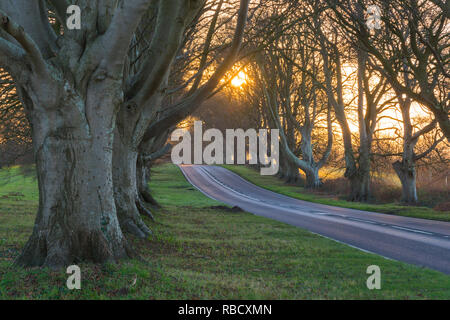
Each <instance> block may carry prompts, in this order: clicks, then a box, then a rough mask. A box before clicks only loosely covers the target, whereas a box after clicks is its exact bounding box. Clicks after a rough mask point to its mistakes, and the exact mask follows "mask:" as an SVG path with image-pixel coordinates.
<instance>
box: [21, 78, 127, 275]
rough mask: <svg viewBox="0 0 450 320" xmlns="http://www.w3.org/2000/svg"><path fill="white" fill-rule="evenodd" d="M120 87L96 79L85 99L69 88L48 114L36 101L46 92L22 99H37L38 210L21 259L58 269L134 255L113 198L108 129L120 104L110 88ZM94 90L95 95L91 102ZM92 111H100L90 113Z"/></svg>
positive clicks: (35, 121)
mask: <svg viewBox="0 0 450 320" xmlns="http://www.w3.org/2000/svg"><path fill="white" fill-rule="evenodd" d="M107 82H108V81H106V83H107ZM47 85H48V84H47ZM66 88H67V86H66ZM117 89H118V88H117V86H116V85H112V86H111V85H103V84H97V83H96V84H94V85H93V86H92V87H90V89H88V97H87V98H86V100H85V101H87V102H86V104H84V105H83V102H82V100H84V99H80V97H78V96H75V97H74V96H73V95H72V94H73V91H71V90H68V91H69V92H68V94H67V95H66V96H65V97H64V98H62V99H60V100H61V101H64V104H63V105H60V106H58V108H54V109H52V110H51V111H50V110H48V111H47V112H46V113H42V112H40V111H41V110H42V107H41V106H40V104H39V102H41V103H42V102H45V101H46V99H45V96H44V97H40V98H34V101H33V102H31V100H28V99H25V100H26V101H28V103H30V104H31V103H32V104H33V108H32V110H33V111H31V117H32V118H33V146H34V149H35V157H36V169H37V176H38V185H39V209H38V214H37V217H36V222H35V227H34V229H33V233H32V235H31V237H30V239H29V240H28V243H27V244H26V246H25V248H24V250H23V252H22V255H21V256H20V257H19V258H18V260H17V263H18V264H20V265H23V266H42V265H44V266H49V267H52V268H58V267H62V266H66V265H69V264H72V263H77V262H80V261H91V262H95V263H104V262H111V261H117V260H119V259H121V258H125V257H129V256H130V255H132V251H131V250H130V248H129V246H128V243H127V241H126V239H125V237H124V236H123V234H122V231H121V228H120V225H119V221H118V219H117V215H116V206H115V203H114V198H113V183H112V181H113V180H112V171H111V168H112V140H113V139H112V130H110V128H111V126H112V124H113V121H114V114H113V109H114V108H113V107H111V106H114V105H117V104H118V101H117V99H116V97H115V96H114V94H113V92H115V91H116V90H117ZM52 92H54V91H53V90H52ZM100 92H104V94H101V93H100ZM24 96H26V94H24ZM93 96H97V97H98V99H95V100H91V98H92V97H93ZM73 106H78V108H74V107H73ZM80 111H81V112H80ZM83 111H84V112H83ZM94 113H95V114H96V113H99V114H102V117H93V114H94Z"/></svg>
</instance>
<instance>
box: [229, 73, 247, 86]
mask: <svg viewBox="0 0 450 320" xmlns="http://www.w3.org/2000/svg"><path fill="white" fill-rule="evenodd" d="M246 82H247V75H246V74H245V72H244V71H240V72H239V73H238V75H237V76H235V77H234V78H233V79H232V80H231V85H232V86H233V87H240V86H242V85H243V84H244V83H246Z"/></svg>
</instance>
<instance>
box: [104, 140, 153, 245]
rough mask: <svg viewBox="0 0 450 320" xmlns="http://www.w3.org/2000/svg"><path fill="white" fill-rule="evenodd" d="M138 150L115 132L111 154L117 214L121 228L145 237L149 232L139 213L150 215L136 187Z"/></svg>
mask: <svg viewBox="0 0 450 320" xmlns="http://www.w3.org/2000/svg"><path fill="white" fill-rule="evenodd" d="M137 157H138V152H137V150H134V149H133V148H132V146H129V145H127V144H126V143H124V141H123V140H122V139H121V136H120V134H119V133H117V132H116V134H115V139H114V154H113V179H114V180H113V181H114V199H115V203H116V207H117V216H118V218H119V221H120V225H121V227H122V229H123V230H124V231H126V232H129V233H131V234H133V235H135V236H137V237H140V238H146V237H147V236H149V235H150V234H151V231H150V229H149V228H148V227H147V226H146V224H145V223H144V221H143V220H142V218H141V215H140V213H141V212H142V213H144V214H146V215H148V216H150V217H152V215H151V213H150V211H149V210H148V209H147V208H145V206H144V205H143V204H142V201H141V199H140V197H139V193H138V189H137V185H138V184H137V179H136V178H137V176H136V164H137Z"/></svg>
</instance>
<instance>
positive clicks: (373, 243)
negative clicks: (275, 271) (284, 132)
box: [180, 165, 450, 274]
mask: <svg viewBox="0 0 450 320" xmlns="http://www.w3.org/2000/svg"><path fill="white" fill-rule="evenodd" d="M180 168H181V170H182V172H183V174H184V176H185V177H186V179H187V180H188V181H189V182H190V183H191V184H192V185H193V186H195V187H196V188H197V189H199V190H200V191H201V192H203V193H204V194H205V195H206V196H208V197H210V198H213V199H215V200H218V201H221V202H223V203H226V204H228V205H232V206H239V207H240V208H242V209H243V210H245V211H247V212H250V213H253V214H255V215H259V216H263V217H267V218H271V219H274V220H278V221H281V222H284V223H288V224H291V225H293V226H296V227H300V228H303V229H307V230H309V231H311V232H314V233H317V234H320V235H322V236H325V237H328V238H331V239H334V240H337V241H339V242H343V243H345V244H348V245H350V246H353V247H356V248H358V249H361V250H364V251H368V252H372V253H376V254H379V255H382V256H384V257H387V258H390V259H395V260H398V261H403V262H407V263H411V264H415V265H419V266H424V267H428V268H431V269H435V270H438V271H441V272H443V273H446V274H450V222H442V221H434V220H425V219H416V218H408V217H401V216H395V215H388V214H382V213H375V212H367V211H359V210H353V209H347V208H339V207H332V206H327V205H322V204H317V203H312V202H307V201H302V200H297V199H293V198H290V197H287V196H284V195H281V194H278V193H275V192H272V191H269V190H266V189H263V188H260V187H258V186H255V185H254V184H252V183H250V182H248V181H246V180H244V179H242V178H241V177H240V176H238V175H237V174H235V173H233V172H231V171H229V170H227V169H225V168H222V167H217V166H201V165H183V166H180Z"/></svg>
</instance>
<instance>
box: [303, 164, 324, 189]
mask: <svg viewBox="0 0 450 320" xmlns="http://www.w3.org/2000/svg"><path fill="white" fill-rule="evenodd" d="M305 175H306V188H310V189H317V188H319V187H320V186H321V185H322V181H321V180H320V177H319V168H317V167H312V168H311V169H310V170H305Z"/></svg>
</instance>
